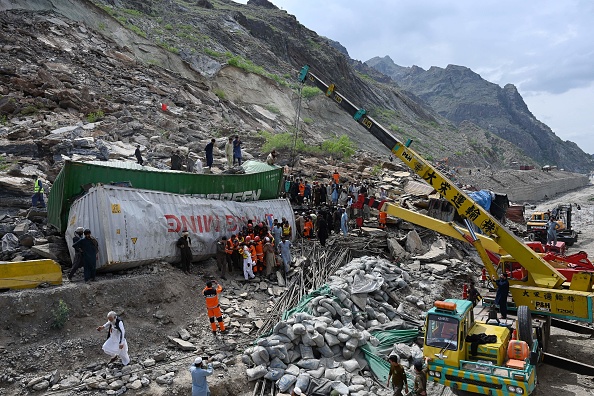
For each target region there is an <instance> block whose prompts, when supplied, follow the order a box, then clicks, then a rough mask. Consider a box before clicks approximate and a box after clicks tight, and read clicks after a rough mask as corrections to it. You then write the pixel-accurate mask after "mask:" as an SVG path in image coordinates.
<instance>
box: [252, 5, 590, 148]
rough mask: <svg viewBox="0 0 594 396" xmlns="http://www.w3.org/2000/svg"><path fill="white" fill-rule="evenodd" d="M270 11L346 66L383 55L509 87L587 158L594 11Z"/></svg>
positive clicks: (302, 7) (432, 8) (354, 8)
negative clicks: (304, 30) (331, 44)
mask: <svg viewBox="0 0 594 396" xmlns="http://www.w3.org/2000/svg"><path fill="white" fill-rule="evenodd" d="M241 2H244V3H245V0H243V1H241ZM272 2H273V3H274V4H275V5H277V6H278V7H279V8H282V9H284V10H286V11H287V12H289V13H290V14H293V15H295V16H296V17H297V19H298V20H299V21H300V22H301V23H302V24H303V25H305V26H306V27H308V28H309V29H312V30H314V31H316V32H317V33H318V34H320V35H323V36H327V37H329V38H331V39H333V40H336V41H339V42H340V43H341V44H342V45H344V46H345V47H346V48H347V50H348V51H349V54H350V55H351V57H353V58H355V59H359V60H362V61H365V60H367V59H369V58H372V57H374V56H384V55H389V56H390V57H391V58H392V60H394V62H395V63H397V64H399V65H401V66H412V65H417V66H420V67H422V68H424V69H428V68H429V67H431V66H439V67H445V66H447V65H448V64H455V65H462V66H466V67H469V68H471V69H472V70H474V71H475V72H477V73H479V74H481V76H482V77H483V78H485V79H487V80H489V81H491V82H494V83H497V84H499V85H501V86H503V85H505V84H507V83H512V84H514V85H516V86H517V87H518V90H519V92H520V93H521V94H522V96H523V97H524V99H525V100H526V102H527V104H528V106H529V108H530V110H531V111H532V112H533V113H534V115H535V116H536V117H537V118H538V119H540V120H541V121H543V122H544V123H546V124H547V125H549V126H550V127H551V128H552V129H553V131H554V132H555V133H556V134H557V135H558V136H559V137H561V138H562V139H564V140H572V141H574V142H576V143H577V144H578V145H579V146H580V147H581V148H582V149H584V150H585V151H588V152H590V153H592V152H594V142H593V140H594V138H593V137H592V136H594V127H593V125H594V120H593V116H591V115H590V114H591V113H592V111H591V110H590V109H588V108H586V107H587V104H591V103H593V102H594V89H592V83H593V82H594V44H593V43H594V23H592V21H594V1H591V0H564V1H558V0H541V1H520V2H518V1H515V0H481V1H476V0H456V1H451V0H398V1H395V0H367V1H364V0H324V1H319V0H272ZM574 101H579V102H574Z"/></svg>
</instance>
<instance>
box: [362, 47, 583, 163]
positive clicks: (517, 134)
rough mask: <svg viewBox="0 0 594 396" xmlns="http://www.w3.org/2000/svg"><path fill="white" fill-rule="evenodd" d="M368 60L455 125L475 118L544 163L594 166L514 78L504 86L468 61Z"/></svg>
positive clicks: (483, 127) (479, 124)
mask: <svg viewBox="0 0 594 396" xmlns="http://www.w3.org/2000/svg"><path fill="white" fill-rule="evenodd" d="M365 63H366V64H367V65H369V66H371V67H373V68H375V69H376V70H378V71H380V72H381V73H384V74H386V75H388V76H390V77H391V78H392V79H393V80H394V81H395V82H396V83H397V84H398V85H399V86H400V87H402V88H403V89H404V90H406V91H408V92H411V93H412V94H414V95H415V96H416V97H418V98H420V99H421V100H422V101H423V102H424V103H426V104H428V105H429V106H431V108H432V109H434V110H435V111H436V112H437V113H439V114H440V115H441V116H443V117H445V118H447V119H448V120H450V121H451V122H453V123H454V124H455V125H457V126H460V125H461V124H462V123H463V122H472V123H474V124H476V125H478V126H479V127H481V128H482V129H484V130H486V131H489V132H490V133H493V134H495V135H497V136H499V137H501V138H503V139H505V140H507V141H509V142H512V143H514V144H515V145H516V146H517V147H519V148H520V149H521V150H522V151H523V152H524V153H525V155H526V156H527V157H530V158H532V159H534V160H535V161H536V162H538V163H540V164H542V165H544V164H550V165H557V166H558V167H559V168H564V169H567V170H571V171H575V172H583V173H585V172H588V171H590V170H592V169H594V163H593V162H592V159H591V156H590V155H589V154H586V153H584V152H583V151H582V150H581V149H580V148H579V147H578V146H577V145H576V144H575V143H573V142H571V141H563V140H561V139H560V138H559V137H558V136H556V135H555V134H554V133H553V131H552V130H551V129H550V128H549V127H548V126H546V125H545V124H544V123H542V122H540V121H538V120H537V119H536V118H535V117H534V115H533V114H532V113H531V112H530V110H529V109H528V106H526V103H525V102H524V100H523V98H522V96H521V95H520V94H519V92H518V90H517V89H516V87H515V86H514V85H513V84H507V85H505V86H504V87H503V88H501V87H500V86H499V85H497V84H493V83H491V82H489V81H486V80H484V79H483V78H481V76H480V75H478V74H477V73H475V72H473V71H472V70H470V69H469V68H467V67H463V66H456V65H448V66H447V67H446V68H445V69H443V68H439V67H431V68H430V69H429V70H424V69H422V68H420V67H418V66H412V67H402V66H399V65H397V64H395V63H394V61H393V60H392V59H391V58H390V57H389V56H385V57H383V58H380V57H375V58H372V59H370V60H368V61H367V62H365Z"/></svg>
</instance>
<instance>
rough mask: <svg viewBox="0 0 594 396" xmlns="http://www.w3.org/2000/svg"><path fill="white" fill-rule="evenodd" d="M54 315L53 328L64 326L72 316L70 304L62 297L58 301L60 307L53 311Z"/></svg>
mask: <svg viewBox="0 0 594 396" xmlns="http://www.w3.org/2000/svg"><path fill="white" fill-rule="evenodd" d="M52 315H53V316H54V320H53V322H52V328H54V329H61V328H63V327H64V326H65V325H66V322H67V321H68V318H69V317H70V308H68V304H66V303H65V302H64V300H62V299H60V301H58V307H57V308H56V309H54V310H53V311H52Z"/></svg>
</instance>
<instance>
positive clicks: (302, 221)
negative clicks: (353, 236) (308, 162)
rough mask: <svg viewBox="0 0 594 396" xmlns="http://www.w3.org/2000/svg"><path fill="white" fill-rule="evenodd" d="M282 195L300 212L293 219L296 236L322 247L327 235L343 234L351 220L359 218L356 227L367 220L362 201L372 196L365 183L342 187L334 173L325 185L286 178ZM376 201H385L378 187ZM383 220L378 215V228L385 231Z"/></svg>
mask: <svg viewBox="0 0 594 396" xmlns="http://www.w3.org/2000/svg"><path fill="white" fill-rule="evenodd" d="M283 196H284V197H286V198H288V199H289V200H290V201H291V203H292V204H293V205H296V206H297V207H298V208H301V209H302V210H301V211H300V212H299V211H298V214H297V217H296V220H295V223H296V225H295V226H296V228H297V229H296V236H301V237H303V238H306V239H312V238H314V237H317V238H319V240H320V243H321V244H322V246H324V245H325V241H326V239H327V238H328V236H329V235H330V234H331V233H333V232H334V233H335V234H343V235H346V234H347V233H348V231H349V225H350V224H351V223H352V220H354V219H359V221H358V222H356V226H357V227H361V226H362V224H363V221H366V220H370V218H371V212H370V208H369V206H368V205H367V204H364V201H365V198H367V197H369V196H374V193H373V192H372V191H371V186H370V185H369V184H368V183H367V182H366V181H361V182H352V183H346V184H342V183H341V177H340V174H339V173H338V170H335V171H334V173H333V174H332V175H331V177H330V180H329V181H328V182H317V181H314V182H313V183H312V184H310V182H309V181H308V180H305V179H304V178H296V177H294V176H286V177H285V183H284V191H283ZM376 198H377V199H379V200H386V199H387V194H386V191H385V190H384V189H381V188H380V190H379V196H378V197H376ZM386 220H387V214H386V213H385V212H380V213H379V215H378V223H379V227H380V228H385V226H386Z"/></svg>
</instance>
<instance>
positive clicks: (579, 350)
mask: <svg viewBox="0 0 594 396" xmlns="http://www.w3.org/2000/svg"><path fill="white" fill-rule="evenodd" d="M559 203H571V204H574V207H573V212H572V214H573V219H572V222H573V228H574V229H575V230H577V231H579V232H580V235H579V237H578V242H577V243H576V244H574V245H573V246H572V247H571V248H570V249H569V250H568V253H576V252H579V251H582V250H583V251H585V252H587V253H588V256H589V258H590V260H594V185H593V184H590V185H589V186H588V187H586V188H583V189H580V190H576V191H571V192H569V193H567V194H563V195H560V196H558V197H555V198H554V199H551V200H548V201H545V202H542V203H540V204H538V205H537V206H536V208H535V209H533V210H529V211H527V215H529V214H530V213H532V212H533V211H535V210H540V211H542V210H547V209H551V208H552V207H554V206H555V205H556V204H559ZM575 204H577V205H579V207H580V209H579V210H577V206H576V205H575ZM549 351H550V352H551V353H554V354H557V355H560V356H563V357H567V358H570V359H575V360H578V361H580V362H584V363H588V364H592V362H593V361H594V339H591V338H590V337H589V336H588V335H581V334H575V333H571V332H567V331H565V330H560V329H557V328H554V327H553V328H552V329H551V339H550V346H549ZM538 380H539V394H541V395H547V396H548V395H555V396H556V395H559V396H591V395H594V389H593V388H594V378H592V377H587V376H583V375H578V374H575V373H572V372H569V371H565V370H561V369H558V368H555V367H551V366H547V365H546V364H543V365H542V366H541V367H539V369H538Z"/></svg>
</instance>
